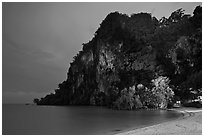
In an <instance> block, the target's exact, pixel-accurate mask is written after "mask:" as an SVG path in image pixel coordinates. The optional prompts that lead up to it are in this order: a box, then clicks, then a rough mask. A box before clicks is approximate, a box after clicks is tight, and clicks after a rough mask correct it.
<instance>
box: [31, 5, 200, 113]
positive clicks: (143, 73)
mask: <svg viewBox="0 0 204 137" xmlns="http://www.w3.org/2000/svg"><path fill="white" fill-rule="evenodd" d="M200 96H202V7H200V6H197V7H196V8H195V10H194V12H193V15H187V14H184V11H183V10H182V9H178V10H176V11H174V12H173V13H172V14H171V15H170V17H169V18H165V17H163V18H162V19H160V20H157V19H156V18H155V17H152V16H151V14H148V13H138V14H133V15H131V16H130V17H129V16H127V15H125V14H121V13H118V12H114V13H110V14H109V15H108V16H107V17H106V18H105V20H103V22H102V23H101V24H100V27H99V28H98V30H97V31H96V33H95V35H94V38H93V39H92V40H91V41H89V42H88V43H86V44H83V48H82V51H80V52H79V53H78V54H77V55H76V56H75V57H74V60H73V62H71V63H70V68H69V70H68V73H67V79H66V80H65V81H64V82H62V83H60V84H59V85H58V88H57V89H56V90H55V93H54V94H49V95H47V96H45V97H44V98H41V99H35V100H34V102H35V103H36V104H38V105H98V106H108V107H111V108H116V109H128V110H132V109H139V108H162V109H164V108H167V107H171V106H173V104H174V103H175V102H176V101H178V100H179V101H181V102H182V103H183V104H185V103H186V102H188V104H192V103H193V102H190V103H189V101H192V100H195V99H197V98H199V97H200Z"/></svg>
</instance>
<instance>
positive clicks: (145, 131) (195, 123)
mask: <svg viewBox="0 0 204 137" xmlns="http://www.w3.org/2000/svg"><path fill="white" fill-rule="evenodd" d="M169 110H172V111H177V112H179V113H182V115H183V116H181V117H179V118H177V119H175V120H171V121H167V122H163V123H159V124H155V125H152V126H147V127H143V128H137V129H133V130H128V131H124V132H121V133H118V134H116V135H202V109H198V108H189V107H181V108H175V109H169Z"/></svg>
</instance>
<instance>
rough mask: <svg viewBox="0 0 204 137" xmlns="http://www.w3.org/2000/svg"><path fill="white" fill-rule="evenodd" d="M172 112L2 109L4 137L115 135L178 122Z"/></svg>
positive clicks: (64, 108) (52, 108)
mask: <svg viewBox="0 0 204 137" xmlns="http://www.w3.org/2000/svg"><path fill="white" fill-rule="evenodd" d="M181 115H182V114H181V113H178V112H176V111H169V110H135V111H128V110H113V109H109V108H106V107H96V106H36V105H11V104H3V105H2V134H3V135H112V134H117V133H121V132H124V131H128V130H133V129H137V128H142V127H146V126H150V125H154V124H158V123H162V122H166V121H170V120H174V119H177V118H179V117H180V116H181Z"/></svg>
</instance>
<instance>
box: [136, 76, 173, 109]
mask: <svg viewBox="0 0 204 137" xmlns="http://www.w3.org/2000/svg"><path fill="white" fill-rule="evenodd" d="M169 82H170V80H169V79H168V78H167V77H163V76H159V77H158V78H156V79H153V80H152V88H151V89H148V88H146V87H145V88H143V90H141V91H140V93H139V95H140V97H141V100H142V102H143V105H144V106H147V107H148V108H161V109H165V108H167V106H168V104H170V103H172V99H173V96H174V92H173V90H172V89H171V88H170V87H169Z"/></svg>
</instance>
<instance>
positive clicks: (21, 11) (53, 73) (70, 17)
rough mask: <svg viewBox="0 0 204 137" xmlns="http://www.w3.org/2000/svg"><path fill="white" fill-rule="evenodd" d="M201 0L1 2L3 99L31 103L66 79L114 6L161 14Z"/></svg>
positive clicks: (190, 7)
mask: <svg viewBox="0 0 204 137" xmlns="http://www.w3.org/2000/svg"><path fill="white" fill-rule="evenodd" d="M197 5H201V3H158V2H157V3H3V4H2V6H3V7H2V8H3V10H2V12H3V13H2V25H3V30H2V31H3V32H2V78H3V79H2V86H3V87H2V92H3V93H2V99H3V103H28V102H29V103H31V102H32V100H33V98H36V97H37V98H38V97H42V96H44V95H46V94H47V93H50V92H53V90H54V89H55V88H57V85H58V84H59V83H60V82H62V81H64V80H65V79H66V74H67V71H68V67H69V63H70V62H71V61H72V60H73V56H74V55H76V54H77V53H78V51H79V50H81V48H82V43H86V42H88V41H89V40H91V38H92V37H93V35H94V32H95V31H96V30H97V28H98V27H99V24H100V23H101V21H102V20H103V19H104V18H105V17H106V15H107V14H109V13H110V12H112V11H119V12H121V13H126V14H128V15H130V14H132V13H138V12H148V13H152V15H153V16H155V17H156V18H158V19H160V18H161V17H162V16H165V17H169V16H170V14H171V13H172V12H173V11H175V10H177V9H179V8H183V9H184V10H185V13H189V14H192V13H193V10H194V9H195V7H196V6H197Z"/></svg>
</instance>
